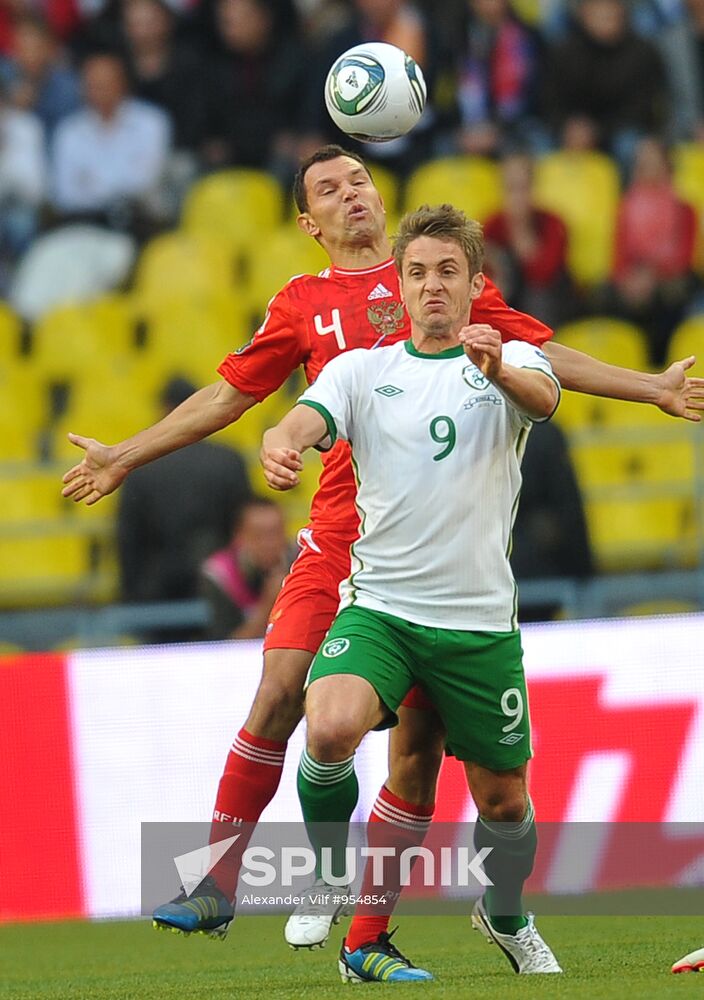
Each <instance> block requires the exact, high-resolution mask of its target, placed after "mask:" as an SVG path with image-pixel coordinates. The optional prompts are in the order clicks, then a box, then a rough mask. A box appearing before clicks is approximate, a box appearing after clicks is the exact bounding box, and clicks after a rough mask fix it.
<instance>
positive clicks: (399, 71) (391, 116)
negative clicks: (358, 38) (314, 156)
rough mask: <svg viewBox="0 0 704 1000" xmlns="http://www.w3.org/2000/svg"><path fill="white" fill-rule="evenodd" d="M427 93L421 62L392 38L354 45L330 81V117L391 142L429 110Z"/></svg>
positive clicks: (367, 137) (369, 137)
mask: <svg viewBox="0 0 704 1000" xmlns="http://www.w3.org/2000/svg"><path fill="white" fill-rule="evenodd" d="M426 93H427V91H426V87H425V80H424V79H423V74H422V72H421V69H420V67H419V66H418V65H417V64H416V62H415V61H414V60H413V59H411V57H410V56H409V55H407V54H406V53H405V52H404V51H403V50H402V49H399V48H397V47H396V46H395V45H388V44H387V43H386V42H368V43H367V44H364V45H355V46H354V48H351V49H348V50H347V52H344V53H343V54H342V55H341V56H340V57H339V58H338V59H336V60H335V62H334V64H333V66H332V68H331V69H330V72H329V73H328V76H327V80H326V81H325V105H326V107H327V109H328V112H329V114H330V117H331V118H332V120H333V121H334V122H335V124H336V125H337V127H338V128H339V129H342V131H343V132H345V133H346V134H347V135H349V136H351V137H352V138H353V139H360V140H362V141H363V142H387V141H388V140H389V139H396V138H398V136H400V135H405V134H406V132H409V131H410V130H411V129H412V128H413V126H414V125H415V124H416V122H417V121H418V119H419V118H420V116H421V114H422V113H423V108H424V107H425V98H426Z"/></svg>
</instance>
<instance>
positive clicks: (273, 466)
mask: <svg viewBox="0 0 704 1000" xmlns="http://www.w3.org/2000/svg"><path fill="white" fill-rule="evenodd" d="M259 461H260V462H261V463H262V469H263V470H264V478H265V479H266V481H267V484H268V485H269V486H270V487H271V488H272V490H290V489H293V487H294V486H298V484H299V482H300V480H299V478H298V475H297V473H298V472H300V471H301V469H302V468H303V462H302V461H301V453H300V451H295V450H294V449H293V448H264V447H262V450H261V451H260V453H259Z"/></svg>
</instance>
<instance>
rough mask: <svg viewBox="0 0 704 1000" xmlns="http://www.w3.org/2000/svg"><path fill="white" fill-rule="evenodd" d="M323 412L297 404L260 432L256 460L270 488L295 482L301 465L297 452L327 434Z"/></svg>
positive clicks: (297, 480)
mask: <svg viewBox="0 0 704 1000" xmlns="http://www.w3.org/2000/svg"><path fill="white" fill-rule="evenodd" d="M328 435H329V429H328V425H327V423H326V421H325V418H324V417H323V415H322V414H321V413H320V412H319V411H318V410H317V409H314V408H313V407H312V406H307V405H305V404H300V403H299V404H298V405H297V406H294V408H293V409H292V410H289V412H288V413H287V414H286V416H285V417H284V418H283V420H281V421H279V423H278V424H277V425H276V427H272V428H271V429H270V430H268V431H265V432H264V437H263V439H262V448H261V451H260V453H259V459H260V461H261V463H262V468H263V469H264V477H265V479H266V481H267V483H268V484H269V486H271V488H272V489H273V490H290V489H292V487H294V486H297V485H298V483H299V479H298V475H297V473H299V472H300V471H301V469H302V468H303V462H302V461H301V453H302V452H304V451H305V450H306V448H311V447H312V446H313V445H315V444H319V443H320V442H321V441H322V440H324V438H326V437H328Z"/></svg>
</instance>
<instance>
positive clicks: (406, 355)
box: [262, 205, 562, 981]
mask: <svg viewBox="0 0 704 1000" xmlns="http://www.w3.org/2000/svg"><path fill="white" fill-rule="evenodd" d="M394 253H395V257H396V263H397V266H398V267H399V271H400V275H401V287H402V292H403V296H404V299H405V302H406V307H407V310H408V313H409V315H410V318H411V339H410V341H408V342H405V343H403V344H400V345H396V346H394V347H390V348H382V349H380V350H377V351H372V352H368V351H367V352H365V351H352V352H350V353H348V354H347V355H344V356H342V357H340V358H337V359H335V360H333V361H332V362H331V363H330V364H329V365H328V366H327V367H326V369H325V370H324V371H323V372H322V373H321V374H320V376H319V377H318V379H317V381H316V382H315V383H314V385H313V386H311V387H310V388H309V389H308V390H307V391H306V393H305V394H304V395H303V397H301V400H300V401H299V403H300V405H297V406H296V407H295V408H294V409H293V410H292V411H291V412H290V413H289V414H288V415H287V416H286V417H285V418H284V419H283V420H282V421H281V423H280V424H279V425H278V426H277V427H276V428H273V429H272V430H271V431H268V432H267V434H266V435H265V438H264V442H263V446H262V463H263V466H264V470H265V474H266V477H267V480H268V482H269V484H270V485H271V486H272V487H274V488H277V489H288V488H290V487H291V486H293V485H295V484H296V483H297V480H298V477H297V472H298V471H300V468H301V467H302V466H301V457H300V456H301V452H302V451H303V450H304V449H305V448H307V447H311V446H313V445H317V446H320V447H330V446H331V445H332V443H333V442H334V441H335V440H336V438H343V439H345V440H347V441H349V443H350V444H351V446H352V456H353V462H354V465H355V469H356V471H357V476H358V497H357V504H358V507H359V509H360V515H361V527H360V537H359V540H358V541H357V542H355V544H354V545H353V550H352V552H353V560H352V573H351V575H350V577H349V579H348V580H347V581H346V582H345V583H343V584H342V585H341V588H340V592H341V605H340V610H339V612H338V616H337V618H336V619H335V622H334V623H333V625H332V627H331V629H330V631H329V633H328V637H327V639H326V641H325V642H324V643H323V646H322V647H321V650H320V652H319V653H318V655H317V656H316V658H315V660H314V661H313V665H312V668H311V672H310V677H309V686H308V691H307V696H306V718H307V724H308V735H307V746H306V749H305V751H304V754H303V758H302V763H301V766H302V768H303V767H310V768H315V769H316V770H317V772H318V773H323V772H326V771H329V779H330V784H334V783H335V781H337V780H338V777H339V776H340V780H342V778H341V776H342V775H343V774H344V773H345V772H346V769H347V768H348V767H351V766H352V761H353V755H354V751H355V749H356V747H357V746H358V745H359V743H360V741H361V740H362V738H363V737H364V735H365V734H366V733H367V732H368V731H369V730H370V729H373V728H384V727H386V726H389V725H394V724H395V722H396V710H397V708H398V706H399V705H400V703H401V701H402V700H403V698H404V696H405V694H406V693H407V691H408V690H409V689H410V688H411V687H412V686H413V684H416V683H419V684H421V685H423V687H424V688H425V689H426V690H427V692H428V694H429V696H430V698H431V700H432V701H433V703H434V705H435V707H436V709H437V710H438V712H439V714H440V716H441V718H442V720H443V723H444V725H445V727H446V729H447V743H448V747H449V749H450V750H451V751H452V752H453V753H454V754H455V756H456V757H458V758H459V759H460V760H462V761H463V762H464V763H465V770H466V774H467V780H468V783H469V787H470V789H471V792H472V795H473V797H474V800H475V802H476V805H477V808H478V811H479V821H478V823H477V825H476V828H475V846H476V847H477V849H481V848H491V851H489V852H487V857H486V859H485V869H486V874H487V876H488V877H489V879H490V881H491V883H492V885H491V888H490V889H489V890H488V891H487V892H486V893H485V895H484V898H483V899H482V900H480V901H479V902H478V903H477V905H476V907H475V910H474V913H473V923H474V925H475V927H477V929H479V930H481V931H482V933H484V934H485V935H486V936H487V937H488V938H489V939H490V940H492V941H495V942H496V943H497V944H499V946H500V947H501V949H502V950H503V951H504V953H505V954H506V956H507V957H508V958H509V960H510V962H511V964H512V965H513V967H514V969H515V971H516V972H522V973H552V972H561V971H562V970H561V969H560V966H559V965H558V963H557V961H556V960H555V957H554V955H553V954H552V952H551V951H550V949H549V948H548V946H547V945H546V944H545V942H544V941H543V940H542V938H541V937H540V935H539V934H538V932H537V930H536V928H535V926H534V923H533V918H532V916H530V915H526V914H524V912H523V907H522V902H521V893H522V888H523V883H524V881H525V879H526V878H527V877H528V875H529V874H530V871H531V869H532V865H533V859H534V855H535V846H536V838H535V824H534V815H533V809H532V805H531V803H530V799H529V796H528V792H527V785H526V766H527V761H528V759H529V757H530V756H531V749H530V724H529V716H528V705H527V698H526V691H525V679H524V675H523V666H522V661H521V646H520V636H519V633H518V630H517V628H516V621H515V611H516V609H515V587H514V584H513V578H512V576H511V571H510V567H509V564H508V552H509V549H510V534H511V527H512V524H513V518H514V516H515V510H516V505H517V500H518V494H519V490H520V471H519V467H520V458H521V454H522V449H523V445H524V443H525V438H526V435H527V433H528V430H529V428H530V425H531V421H532V420H536V419H547V418H548V417H549V416H550V415H551V414H552V413H553V411H554V409H555V408H556V406H557V403H558V401H559V385H558V384H557V381H556V379H555V378H554V376H553V374H552V370H551V367H550V364H549V362H548V361H547V359H546V358H545V357H544V355H542V353H541V352H540V351H539V350H537V349H536V348H534V347H532V346H530V345H526V344H517V345H515V346H514V345H508V346H503V347H502V343H501V336H500V334H499V332H498V331H496V330H494V329H493V328H491V327H488V326H486V325H467V317H468V316H469V315H470V310H471V303H472V301H473V299H475V298H476V297H477V296H478V295H479V294H480V293H481V289H482V285H483V276H482V274H481V270H480V269H481V262H482V254H483V240H482V235H481V227H479V225H478V224H477V223H474V222H472V221H471V220H468V219H467V218H466V217H465V216H464V215H463V213H461V212H458V211H457V210H456V209H453V208H452V207H451V206H449V205H443V206H440V207H439V208H436V209H430V208H428V207H427V206H424V207H423V208H422V209H420V210H418V211H417V212H414V213H412V214H411V215H409V216H406V217H405V219H404V220H403V221H402V223H401V227H400V230H399V236H398V237H397V241H396V246H395V251H394ZM383 888H384V890H388V889H389V881H388V876H387V879H386V880H385V881H384V886H383ZM363 891H364V890H363ZM354 923H355V922H354V921H353V924H352V927H351V928H350V934H349V935H348V937H347V939H346V942H344V943H343V947H342V950H341V954H340V962H339V968H340V972H341V975H342V977H343V980H357V981H358V980H384V981H404V980H412V979H428V978H432V977H431V976H430V973H427V972H425V971H424V970H421V969H415V968H414V967H413V966H412V965H411V963H409V962H408V961H407V960H406V959H404V958H403V956H402V955H401V954H400V953H399V952H398V951H397V950H396V949H395V948H394V946H393V945H391V944H390V942H389V940H388V935H387V934H385V933H384V934H380V935H379V939H377V940H374V939H370V940H367V941H363V942H360V941H358V940H356V939H355V937H354Z"/></svg>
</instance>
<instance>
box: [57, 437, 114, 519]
mask: <svg viewBox="0 0 704 1000" xmlns="http://www.w3.org/2000/svg"><path fill="white" fill-rule="evenodd" d="M68 439H69V441H70V442H71V443H72V444H75V445H76V446H77V447H78V448H83V449H84V451H85V455H84V456H83V460H82V461H81V462H79V463H78V465H74V467H73V468H72V469H69V470H68V472H67V473H66V474H65V475H64V477H63V482H64V483H65V484H66V485H65V486H64V488H63V489H62V490H61V493H62V495H63V496H65V497H67V498H69V499H71V500H73V501H74V503H80V502H81V501H83V500H85V503H86V506H88V507H90V506H92V505H93V504H94V503H97V502H98V500H100V499H101V498H102V497H106V496H107V495H108V494H109V493H112V492H113V491H114V490H116V489H117V487H118V486H119V485H120V483H121V482H122V481H123V480H124V479H125V477H126V476H127V472H128V470H127V469H126V468H125V467H124V465H121V464H120V463H119V462H118V461H117V459H116V456H115V449H114V448H110V447H109V446H108V445H105V444H101V443H100V441H96V440H95V439H94V438H86V437H81V436H80V434H69V435H68Z"/></svg>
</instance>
